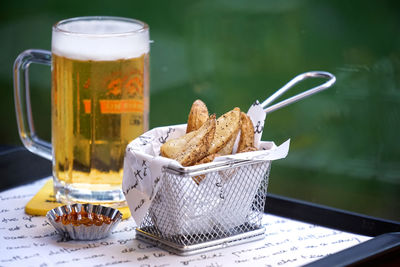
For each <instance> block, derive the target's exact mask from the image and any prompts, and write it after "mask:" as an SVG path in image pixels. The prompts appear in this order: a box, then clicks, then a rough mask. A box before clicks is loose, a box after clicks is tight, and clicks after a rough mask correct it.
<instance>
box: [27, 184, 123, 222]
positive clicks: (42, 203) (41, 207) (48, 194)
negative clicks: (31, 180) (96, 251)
mask: <svg viewBox="0 0 400 267" xmlns="http://www.w3.org/2000/svg"><path fill="white" fill-rule="evenodd" d="M62 205H64V204H63V203H59V202H57V200H56V199H55V198H54V194H53V179H49V180H48V181H47V182H46V183H45V185H44V186H43V187H42V188H41V189H40V190H39V192H38V193H37V194H36V195H35V196H34V197H33V198H32V199H31V200H30V201H29V202H28V204H26V206H25V212H26V213H27V214H29V215H39V216H45V215H46V214H47V212H48V211H49V210H52V209H54V208H56V207H59V206H62ZM118 210H119V211H120V212H121V213H122V219H128V218H129V217H130V216H131V212H130V210H129V207H122V208H118Z"/></svg>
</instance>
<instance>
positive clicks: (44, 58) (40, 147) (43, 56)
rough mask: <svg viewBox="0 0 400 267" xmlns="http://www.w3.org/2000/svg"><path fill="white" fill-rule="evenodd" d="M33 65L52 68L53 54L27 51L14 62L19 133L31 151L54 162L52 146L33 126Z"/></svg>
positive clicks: (34, 50)
mask: <svg viewBox="0 0 400 267" xmlns="http://www.w3.org/2000/svg"><path fill="white" fill-rule="evenodd" d="M31 63H37V64H43V65H48V66H51V52H50V51H47V50H39V49H30V50H26V51H24V52H22V53H21V54H20V55H19V56H18V57H17V59H16V60H15V62H14V102H15V112H16V115H17V124H18V132H19V136H20V138H21V141H22V143H23V144H24V146H25V147H26V148H27V149H28V150H29V151H31V152H32V153H34V154H37V155H39V156H41V157H43V158H45V159H48V160H52V148H51V144H50V143H49V142H46V141H44V140H42V139H40V138H39V137H38V136H37V135H36V132H35V127H34V124H33V117H32V109H31V98H30V90H29V66H30V65H31Z"/></svg>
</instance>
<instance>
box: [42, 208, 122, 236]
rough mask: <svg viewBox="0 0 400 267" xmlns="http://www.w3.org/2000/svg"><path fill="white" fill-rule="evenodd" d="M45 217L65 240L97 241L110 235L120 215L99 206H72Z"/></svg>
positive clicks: (52, 212)
mask: <svg viewBox="0 0 400 267" xmlns="http://www.w3.org/2000/svg"><path fill="white" fill-rule="evenodd" d="M46 217H47V219H48V220H49V221H50V223H51V224H52V225H53V226H54V228H56V230H57V232H58V233H60V234H61V235H62V236H63V238H65V239H74V240H97V239H102V238H105V237H107V236H108V235H109V234H110V233H111V231H112V230H113V229H114V228H115V226H117V224H118V223H119V222H120V221H121V219H122V214H121V212H120V211H119V210H117V209H113V208H110V207H105V206H101V205H92V204H72V205H65V206H61V207H57V208H55V209H52V210H50V211H49V212H47V215H46Z"/></svg>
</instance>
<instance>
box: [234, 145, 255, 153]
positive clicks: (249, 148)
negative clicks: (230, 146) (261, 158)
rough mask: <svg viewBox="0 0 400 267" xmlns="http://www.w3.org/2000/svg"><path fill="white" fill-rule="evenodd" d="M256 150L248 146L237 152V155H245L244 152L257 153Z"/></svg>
mask: <svg viewBox="0 0 400 267" xmlns="http://www.w3.org/2000/svg"><path fill="white" fill-rule="evenodd" d="M257 150H258V149H257V148H255V147H252V146H248V147H246V148H244V149H243V150H240V151H238V152H237V153H245V152H253V151H257Z"/></svg>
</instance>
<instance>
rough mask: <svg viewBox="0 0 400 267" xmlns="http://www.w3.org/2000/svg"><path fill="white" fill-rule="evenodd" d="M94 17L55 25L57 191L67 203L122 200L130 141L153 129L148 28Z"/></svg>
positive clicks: (53, 97)
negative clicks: (149, 116)
mask: <svg viewBox="0 0 400 267" xmlns="http://www.w3.org/2000/svg"><path fill="white" fill-rule="evenodd" d="M87 20H90V21H87ZM92 20H93V19H92V18H83V19H80V20H78V21H71V22H66V23H65V25H60V26H59V27H58V28H53V41H52V147H53V149H52V151H53V177H54V188H55V194H56V198H57V199H58V200H61V201H63V202H97V203H99V202H100V203H103V204H104V203H111V204H117V205H118V203H123V204H124V203H125V202H124V201H125V199H124V196H123V194H122V190H121V183H122V170H123V161H124V154H125V149H126V146H127V145H128V143H129V142H131V141H132V140H133V139H134V138H136V137H137V136H139V135H140V134H142V133H143V132H144V131H146V130H148V110H149V99H148V95H149V88H148V84H149V77H148V68H149V45H148V43H149V42H148V28H147V25H145V24H143V25H141V24H139V22H137V21H134V22H133V23H132V21H130V20H128V21H114V19H113V18H106V19H101V20H96V19H95V20H94V21H92ZM135 23H136V24H138V25H136V24H135ZM97 24H98V25H97ZM130 24H135V25H134V26H133V27H132V26H131V25H130ZM56 26H57V25H56ZM140 27H142V28H140ZM86 31H87V32H88V34H86V33H85V32H86ZM82 32H83V33H82Z"/></svg>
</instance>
